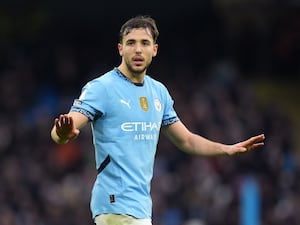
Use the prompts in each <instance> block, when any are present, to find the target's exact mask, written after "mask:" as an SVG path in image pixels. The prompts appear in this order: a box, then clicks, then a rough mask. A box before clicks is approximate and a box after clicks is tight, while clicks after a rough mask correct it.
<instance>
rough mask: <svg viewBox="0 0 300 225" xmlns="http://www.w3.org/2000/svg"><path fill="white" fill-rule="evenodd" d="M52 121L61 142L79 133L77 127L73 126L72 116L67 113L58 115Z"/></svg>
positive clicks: (71, 138) (73, 137)
mask: <svg viewBox="0 0 300 225" xmlns="http://www.w3.org/2000/svg"><path fill="white" fill-rule="evenodd" d="M54 123H55V128H56V134H57V136H58V137H59V138H60V141H61V142H65V141H69V140H73V139H75V138H76V137H77V136H78V135H79V132H80V131H79V129H77V128H75V126H74V122H73V118H72V117H71V116H69V115H68V114H63V115H60V116H59V117H58V118H56V119H55V121H54Z"/></svg>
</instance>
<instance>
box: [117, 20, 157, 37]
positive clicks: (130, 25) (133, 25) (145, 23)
mask: <svg viewBox="0 0 300 225" xmlns="http://www.w3.org/2000/svg"><path fill="white" fill-rule="evenodd" d="M138 28H144V29H147V30H149V31H150V33H151V36H152V38H153V41H154V43H156V41H157V38H158V35H159V32H158V29H157V26H156V23H155V20H154V19H152V18H151V17H150V16H136V17H133V18H131V19H129V20H128V21H127V22H126V23H124V24H123V26H122V27H121V29H120V33H119V42H120V43H122V41H123V37H124V36H125V35H127V34H128V33H129V32H130V31H131V30H132V29H138Z"/></svg>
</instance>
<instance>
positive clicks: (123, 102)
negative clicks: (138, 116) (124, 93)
mask: <svg viewBox="0 0 300 225" xmlns="http://www.w3.org/2000/svg"><path fill="white" fill-rule="evenodd" d="M120 102H121V103H122V104H124V105H127V107H128V108H129V109H131V107H130V100H128V101H127V102H126V101H125V100H123V99H120Z"/></svg>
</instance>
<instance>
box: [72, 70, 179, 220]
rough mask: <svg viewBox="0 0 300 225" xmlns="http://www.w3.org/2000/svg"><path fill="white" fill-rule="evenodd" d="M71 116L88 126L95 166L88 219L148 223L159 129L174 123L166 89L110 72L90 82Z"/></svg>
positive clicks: (115, 71) (156, 82) (73, 107)
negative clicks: (108, 216) (111, 216)
mask: <svg viewBox="0 0 300 225" xmlns="http://www.w3.org/2000/svg"><path fill="white" fill-rule="evenodd" d="M71 111H77V112H80V113H83V114H84V115H86V116H87V117H88V118H89V119H90V120H91V122H92V131H93V142H94V146H95V158H96V166H97V169H98V175H97V179H96V181H95V184H94V187H93V191H92V197H91V210H92V214H93V217H95V216H97V215H99V214H103V213H116V214H128V215H131V216H134V217H136V218H151V215H152V201H151V196H150V182H151V179H152V175H153V165H154V157H155V152H156V147H157V142H158V139H159V131H160V128H161V126H165V125H169V124H172V123H174V122H176V121H178V117H177V115H176V112H175V111H174V109H173V100H172V98H171V96H170V95H169V92H168V90H167V89H166V87H165V86H164V85H163V84H161V83H160V82H158V81H156V80H154V79H152V78H151V77H150V76H148V75H146V76H145V79H144V83H143V84H139V85H138V84H134V83H132V82H130V81H129V80H128V79H127V78H126V77H125V76H124V75H122V74H121V72H120V71H119V70H118V69H117V68H115V69H113V70H111V71H109V72H108V73H106V74H104V75H102V76H100V77H98V78H96V79H94V80H92V81H90V82H89V83H87V84H86V85H85V86H84V88H83V89H82V93H81V95H80V97H79V99H76V100H75V101H74V104H73V106H72V108H71Z"/></svg>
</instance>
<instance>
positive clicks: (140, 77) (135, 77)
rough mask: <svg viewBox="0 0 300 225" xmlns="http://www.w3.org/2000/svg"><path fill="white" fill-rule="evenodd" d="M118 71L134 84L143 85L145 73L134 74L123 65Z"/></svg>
mask: <svg viewBox="0 0 300 225" xmlns="http://www.w3.org/2000/svg"><path fill="white" fill-rule="evenodd" d="M118 70H119V71H120V72H121V73H122V74H123V75H124V76H126V77H127V78H128V79H129V80H130V81H131V82H132V83H143V82H144V77H145V72H141V73H134V72H131V71H130V70H128V68H127V67H126V66H123V65H122V64H121V65H120V66H119V67H118Z"/></svg>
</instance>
